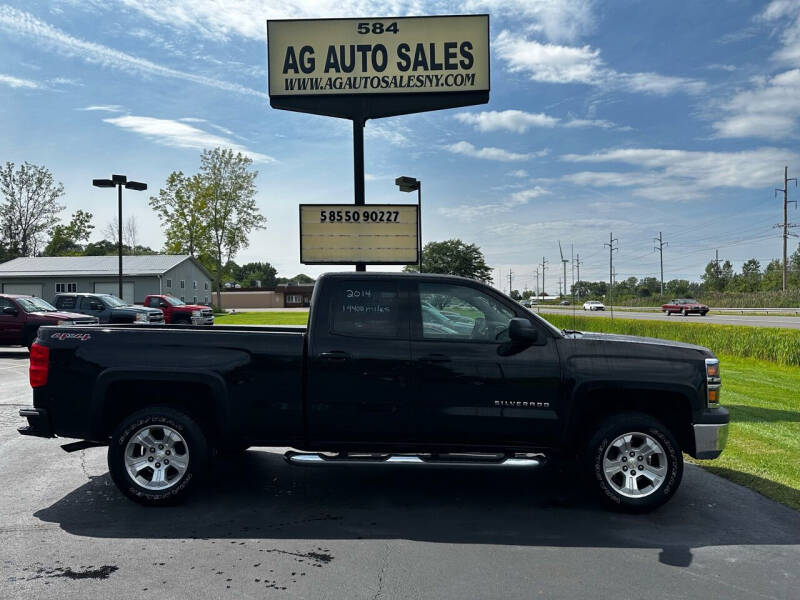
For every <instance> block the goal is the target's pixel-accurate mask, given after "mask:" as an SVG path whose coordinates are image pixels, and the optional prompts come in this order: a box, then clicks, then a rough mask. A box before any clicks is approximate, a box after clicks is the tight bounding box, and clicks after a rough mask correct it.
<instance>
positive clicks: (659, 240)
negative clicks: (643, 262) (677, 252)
mask: <svg viewBox="0 0 800 600" xmlns="http://www.w3.org/2000/svg"><path fill="white" fill-rule="evenodd" d="M653 241H654V242H656V243H658V246H655V247H654V248H653V250H658V254H659V258H660V260H661V297H662V298H663V297H664V246H668V245H669V243H668V242H665V241H664V238H663V237H662V236H661V232H660V231H659V232H658V237H657V238H653Z"/></svg>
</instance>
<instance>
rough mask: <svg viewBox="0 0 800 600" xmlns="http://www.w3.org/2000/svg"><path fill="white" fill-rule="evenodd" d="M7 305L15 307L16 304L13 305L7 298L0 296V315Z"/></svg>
mask: <svg viewBox="0 0 800 600" xmlns="http://www.w3.org/2000/svg"><path fill="white" fill-rule="evenodd" d="M8 306H10V307H13V308H16V306H14V304H13V303H12V302H11V300H9V299H8V298H0V315H2V314H3V309H4V308H6V307H8Z"/></svg>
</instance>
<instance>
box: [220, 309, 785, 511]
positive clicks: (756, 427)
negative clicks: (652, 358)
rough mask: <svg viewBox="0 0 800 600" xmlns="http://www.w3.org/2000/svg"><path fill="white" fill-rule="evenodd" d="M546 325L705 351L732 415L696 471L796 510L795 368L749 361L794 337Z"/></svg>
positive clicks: (685, 327) (254, 321)
mask: <svg viewBox="0 0 800 600" xmlns="http://www.w3.org/2000/svg"><path fill="white" fill-rule="evenodd" d="M547 319H548V320H549V321H550V322H552V323H553V324H555V325H556V326H558V327H567V328H573V327H574V328H576V329H585V330H587V331H611V332H615V333H626V334H631V335H645V336H651V337H661V338H666V339H675V340H681V341H687V342H691V343H699V344H701V345H704V346H708V347H710V348H711V349H712V350H713V351H714V352H715V353H717V354H718V356H719V357H720V362H721V367H722V381H723V384H722V385H723V389H722V404H723V405H724V406H726V407H727V408H728V410H730V412H731V429H730V435H729V437H728V445H727V447H726V448H725V452H723V453H722V456H721V457H720V458H718V459H717V460H715V461H698V462H697V464H699V465H701V466H702V467H703V468H704V469H707V470H708V471H710V472H712V473H716V474H717V475H720V476H722V477H725V478H726V479H729V480H731V481H733V482H735V483H738V484H740V485H744V486H747V487H749V488H751V489H753V490H755V491H757V492H759V493H761V494H763V495H764V496H767V497H769V498H772V499H773V500H777V501H778V502H781V503H783V504H785V505H787V506H790V507H792V508H794V509H796V510H800V366H798V365H800V362H795V363H794V364H793V365H789V366H785V365H780V364H776V363H777V362H778V361H776V360H773V361H772V362H768V361H765V360H758V359H757V358H754V356H755V355H758V354H766V355H768V356H774V357H776V358H780V357H785V358H787V359H791V358H792V357H793V356H794V357H795V358H794V360H795V361H797V351H798V346H800V337H798V336H797V335H796V334H797V333H798V332H793V331H791V330H782V329H774V330H773V329H762V328H756V327H737V326H728V325H723V326H718V325H710V324H700V323H660V322H657V321H656V322H653V321H633V320H625V319H615V320H614V321H613V322H612V321H611V320H610V319H594V318H591V317H583V318H581V317H579V318H577V320H576V322H575V323H574V324H573V321H572V316H570V315H549V314H548V315H547ZM307 320H308V313H306V312H251V313H247V312H243V313H237V314H234V315H228V316H224V317H219V318H218V319H217V323H219V324H226V323H237V324H248V325H304V324H306V321H307ZM764 332H765V333H764ZM776 340H778V342H780V343H778V349H780V350H779V351H776V352H773V351H771V350H770V349H769V348H768V347H767V348H766V351H765V349H764V347H763V346H765V345H766V346H768V345H769V344H770V343H775V342H776ZM781 340H784V341H781ZM791 344H794V345H795V348H794V350H795V354H792V353H791V348H789V346H790V345H791ZM739 353H743V354H744V355H741V354H739ZM737 354H738V355H737Z"/></svg>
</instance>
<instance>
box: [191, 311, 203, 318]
mask: <svg viewBox="0 0 800 600" xmlns="http://www.w3.org/2000/svg"><path fill="white" fill-rule="evenodd" d="M192 316H193V317H194V318H195V319H199V318H200V317H202V316H203V313H202V312H200V311H199V310H193V311H192Z"/></svg>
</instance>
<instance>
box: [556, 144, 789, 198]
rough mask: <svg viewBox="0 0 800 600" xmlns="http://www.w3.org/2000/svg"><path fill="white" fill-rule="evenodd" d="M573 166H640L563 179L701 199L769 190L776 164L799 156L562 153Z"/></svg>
mask: <svg viewBox="0 0 800 600" xmlns="http://www.w3.org/2000/svg"><path fill="white" fill-rule="evenodd" d="M561 159H562V160H563V161H565V162H573V163H623V164H627V165H631V166H634V167H638V169H639V170H636V171H631V172H613V171H611V172H610V171H597V172H594V171H583V172H578V173H572V174H568V175H565V176H563V178H562V179H563V180H564V181H568V182H570V183H573V184H576V185H580V186H594V187H630V188H633V192H632V193H633V194H634V195H636V196H639V197H643V198H650V199H656V200H687V199H696V198H702V197H704V196H705V195H706V193H707V192H708V191H709V190H712V189H718V188H736V187H739V188H746V189H758V188H763V187H767V186H771V185H772V184H773V183H774V182H775V181H776V178H779V176H780V168H779V166H780V165H783V164H785V163H786V162H787V161H788V162H792V161H795V162H796V161H797V160H798V159H800V157H799V156H798V155H797V154H796V153H794V152H792V151H788V150H783V149H781V148H759V149H757V150H746V151H741V152H698V151H690V150H666V149H660V148H638V149H637V148H631V149H618V150H605V151H601V152H596V153H593V154H566V155H564V156H562V157H561Z"/></svg>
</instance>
